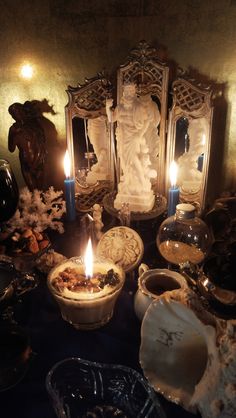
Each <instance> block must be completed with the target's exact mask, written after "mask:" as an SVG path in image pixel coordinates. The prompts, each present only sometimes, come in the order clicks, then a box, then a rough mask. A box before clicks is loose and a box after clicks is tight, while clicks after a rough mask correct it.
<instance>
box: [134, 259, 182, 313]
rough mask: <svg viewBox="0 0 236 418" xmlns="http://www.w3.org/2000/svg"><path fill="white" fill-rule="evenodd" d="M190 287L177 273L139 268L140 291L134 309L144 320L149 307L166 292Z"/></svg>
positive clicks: (144, 266)
mask: <svg viewBox="0 0 236 418" xmlns="http://www.w3.org/2000/svg"><path fill="white" fill-rule="evenodd" d="M187 287H188V285H187V282H186V280H185V278H184V277H183V276H182V275H181V274H179V273H177V272H176V271H172V270H168V269H153V270H149V268H148V266H147V265H146V264H141V265H140V267H139V279H138V290H137V292H136V294H135V297H134V309H135V313H136V315H137V317H138V318H139V319H140V320H142V319H143V317H144V314H145V312H146V310H147V308H148V307H149V305H150V304H151V303H152V302H153V301H154V300H156V299H158V298H159V297H160V296H161V295H163V293H164V292H170V291H172V290H176V289H186V288H187Z"/></svg>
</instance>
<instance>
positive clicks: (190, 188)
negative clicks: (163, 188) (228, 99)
mask: <svg viewBox="0 0 236 418" xmlns="http://www.w3.org/2000/svg"><path fill="white" fill-rule="evenodd" d="M206 132H207V121H206V119H204V118H200V119H190V120H189V126H188V136H189V149H188V151H187V152H185V153H184V154H183V155H181V156H180V157H179V158H178V164H179V171H178V181H179V184H180V190H181V193H182V194H183V195H188V198H189V195H191V194H196V193H198V192H199V191H200V189H201V182H202V172H201V171H200V170H199V167H198V159H199V157H201V156H203V154H204V151H205V139H206Z"/></svg>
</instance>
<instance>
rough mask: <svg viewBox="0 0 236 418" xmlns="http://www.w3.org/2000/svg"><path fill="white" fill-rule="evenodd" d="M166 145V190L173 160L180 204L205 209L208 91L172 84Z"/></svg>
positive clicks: (182, 82)
mask: <svg viewBox="0 0 236 418" xmlns="http://www.w3.org/2000/svg"><path fill="white" fill-rule="evenodd" d="M172 89H173V106H172V109H171V111H170V118H169V127H168V142H167V150H168V152H167V167H166V168H167V173H166V179H167V182H166V190H167V189H168V187H169V183H168V177H169V176H168V170H169V167H170V163H171V161H172V160H175V161H176V162H177V164H178V186H179V188H180V202H187V203H192V204H194V205H195V206H196V208H197V210H198V213H199V214H200V213H201V212H202V210H203V209H204V205H205V195H206V184H207V175H208V166H209V155H210V143H211V129H212V114H213V107H212V105H211V94H212V92H211V90H210V89H209V88H205V87H204V88H203V87H199V86H196V85H195V84H194V82H193V81H192V80H191V81H188V80H187V79H183V78H179V79H178V80H176V81H174V82H173V85H172Z"/></svg>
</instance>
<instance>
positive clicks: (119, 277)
mask: <svg viewBox="0 0 236 418" xmlns="http://www.w3.org/2000/svg"><path fill="white" fill-rule="evenodd" d="M84 271H85V264H84V259H83V258H82V257H72V258H70V259H69V260H66V261H63V262H62V263H60V264H59V265H57V266H56V267H55V268H54V269H52V270H51V271H50V273H49V275H48V287H49V290H50V291H51V293H52V295H53V297H54V298H55V300H56V301H57V303H58V305H59V308H60V311H61V315H62V318H63V319H64V320H65V321H68V322H69V323H70V324H72V325H73V326H74V327H75V328H77V329H80V330H91V329H96V328H100V327H101V326H103V325H105V324H106V323H107V322H108V321H109V320H110V319H111V317H112V315H113V310H114V306H115V302H116V300H117V298H118V296H119V294H120V292H121V289H122V287H123V284H124V280H125V274H124V272H123V270H122V269H121V268H120V267H119V266H117V265H115V264H114V263H112V262H111V261H109V260H105V259H103V258H95V260H94V263H93V276H92V278H86V276H85V273H84Z"/></svg>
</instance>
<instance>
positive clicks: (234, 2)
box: [0, 0, 236, 189]
mask: <svg viewBox="0 0 236 418" xmlns="http://www.w3.org/2000/svg"><path fill="white" fill-rule="evenodd" d="M141 39H145V40H146V41H147V42H149V43H150V44H152V45H154V46H156V47H158V45H162V46H164V47H165V48H166V50H167V54H168V58H169V59H172V60H174V61H176V62H177V63H178V64H179V65H180V66H181V67H183V68H187V67H189V66H191V67H194V68H195V69H196V70H197V71H198V72H200V73H201V74H203V75H204V76H206V77H207V78H211V79H213V80H214V81H216V82H218V83H224V84H225V85H226V91H225V95H226V102H227V123H226V131H225V132H222V133H221V140H222V141H223V142H224V153H223V156H222V158H223V162H224V165H223V167H224V169H223V174H222V181H221V185H220V186H219V187H221V189H226V188H227V189H230V188H231V189H233V188H234V189H236V159H235V158H236V141H235V138H236V116H235V115H236V0H139V1H138V0H129V1H128V0H127V1H124V0H110V1H109V0H89V1H87V0H86V1H83V0H40V1H39V0H31V1H28V0H14V1H13V0H0V51H1V53H0V156H3V157H5V158H8V159H9V160H10V162H11V163H12V165H13V167H14V170H15V172H16V173H17V175H18V178H19V183H20V184H22V179H21V178H20V175H19V171H20V169H19V162H18V156H17V152H15V153H14V154H10V153H9V152H8V149H7V135H8V129H9V127H10V125H11V124H12V122H13V120H12V118H11V116H10V115H9V114H8V110H7V109H8V107H9V105H10V104H12V103H13V102H15V101H19V102H22V103H23V102H24V101H25V100H33V99H37V100H43V99H44V98H46V99H47V100H48V101H49V103H50V104H51V105H53V106H54V110H55V112H56V115H51V114H45V116H46V117H48V118H49V119H50V120H51V121H52V122H53V123H54V124H55V127H56V129H57V132H58V139H59V140H60V141H61V144H63V145H64V144H65V120H64V106H65V105H66V103H67V95H66V93H65V89H66V87H67V85H68V84H70V85H76V84H77V83H78V82H83V81H84V78H85V77H92V76H94V75H95V74H96V73H97V72H98V71H100V70H101V69H103V68H104V69H106V70H107V71H108V72H112V71H113V70H114V69H115V68H116V67H117V66H118V65H119V64H120V63H121V62H123V61H124V59H125V58H126V56H127V54H128V52H129V50H130V49H131V48H133V47H135V46H136V45H137V43H138V42H139V41H140V40H141ZM23 61H30V62H31V63H32V64H33V65H34V69H35V73H34V78H33V79H32V80H31V81H23V80H22V79H21V78H20V77H19V67H20V65H21V64H22V62H23ZM215 153H217V149H216V150H215ZM217 182H218V185H219V184H220V181H219V179H217Z"/></svg>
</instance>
